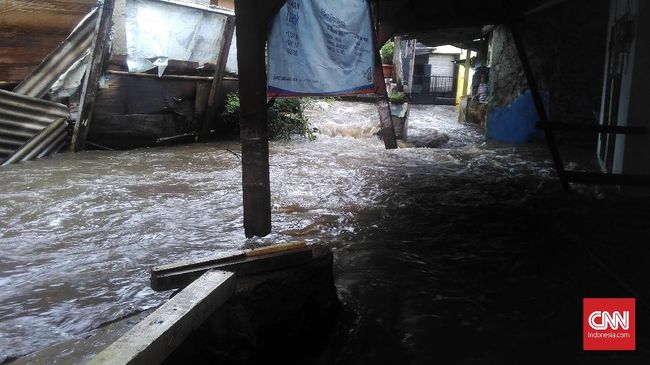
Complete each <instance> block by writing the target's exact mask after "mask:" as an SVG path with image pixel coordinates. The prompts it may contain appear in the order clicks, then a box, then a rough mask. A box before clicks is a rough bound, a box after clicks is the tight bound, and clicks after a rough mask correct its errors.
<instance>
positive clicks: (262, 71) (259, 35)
mask: <svg viewBox="0 0 650 365" xmlns="http://www.w3.org/2000/svg"><path fill="white" fill-rule="evenodd" d="M263 3H264V0H236V1H235V13H236V24H237V59H238V61H239V101H240V105H241V109H240V110H241V116H240V118H241V119H240V130H241V132H240V136H241V144H242V147H241V148H242V185H243V186H242V187H243V198H244V231H245V234H246V237H253V236H258V237H263V236H266V235H267V234H269V233H271V187H270V178H269V140H268V138H269V136H268V123H267V110H266V58H265V46H266V38H267V22H268V18H267V16H266V15H267V14H264V12H263V11H262V9H263V8H265V7H268V5H265V4H263Z"/></svg>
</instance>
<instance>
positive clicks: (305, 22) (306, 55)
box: [268, 0, 374, 96]
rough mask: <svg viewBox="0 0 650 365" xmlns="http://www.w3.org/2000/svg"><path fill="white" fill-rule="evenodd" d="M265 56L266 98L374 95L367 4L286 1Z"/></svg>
mask: <svg viewBox="0 0 650 365" xmlns="http://www.w3.org/2000/svg"><path fill="white" fill-rule="evenodd" d="M268 52H269V57H268V63H269V65H268V66H269V67H268V70H269V73H268V95H269V96H306V95H341V94H355V93H367V92H372V91H373V90H374V83H373V71H374V63H373V59H374V58H373V56H374V55H373V52H374V48H373V38H372V23H371V19H370V7H369V5H368V2H367V0H327V1H322V0H288V1H287V2H286V3H285V5H284V6H283V7H282V9H280V12H279V13H278V15H277V17H276V18H275V21H274V23H273V28H272V30H271V35H270V37H269V43H268Z"/></svg>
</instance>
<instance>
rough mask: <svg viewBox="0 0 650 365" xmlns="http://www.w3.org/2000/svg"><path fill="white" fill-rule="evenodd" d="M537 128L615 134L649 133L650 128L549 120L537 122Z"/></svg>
mask: <svg viewBox="0 0 650 365" xmlns="http://www.w3.org/2000/svg"><path fill="white" fill-rule="evenodd" d="M537 129H550V130H554V131H576V132H592V133H615V134H635V135H647V134H649V133H650V130H649V129H648V128H646V127H621V126H615V125H602V124H595V123H594V124H583V123H566V122H548V123H537Z"/></svg>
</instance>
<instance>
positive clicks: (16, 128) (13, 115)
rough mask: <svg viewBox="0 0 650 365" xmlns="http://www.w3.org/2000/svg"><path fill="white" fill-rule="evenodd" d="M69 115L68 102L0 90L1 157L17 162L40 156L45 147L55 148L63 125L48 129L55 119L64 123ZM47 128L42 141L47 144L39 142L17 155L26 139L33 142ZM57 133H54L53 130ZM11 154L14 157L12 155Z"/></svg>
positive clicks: (1, 158)
mask: <svg viewBox="0 0 650 365" xmlns="http://www.w3.org/2000/svg"><path fill="white" fill-rule="evenodd" d="M69 116H70V111H69V109H68V107H67V106H65V105H63V104H57V103H53V102H50V101H45V100H41V99H37V98H32V97H30V96H25V95H20V94H16V93H13V92H9V91H4V90H0V161H3V160H5V163H3V165H4V164H6V163H7V161H11V162H16V161H23V160H26V159H31V158H35V157H39V156H40V155H41V152H43V151H48V150H49V151H52V150H53V148H52V144H53V143H54V142H57V141H59V140H60V134H61V130H62V129H61V125H58V126H57V127H56V128H50V129H48V128H49V127H50V126H51V125H52V124H53V123H54V122H55V121H58V122H59V124H62V125H63V126H64V128H63V132H65V123H61V120H62V121H63V122H65V121H66V120H67V119H68V117H69ZM44 130H47V133H46V135H43V136H42V137H40V138H41V140H39V141H40V142H47V144H46V145H40V144H39V145H37V146H34V143H32V145H31V146H32V147H34V149H33V150H32V149H28V150H24V151H23V152H22V153H20V154H18V157H17V158H16V157H14V155H16V154H17V153H19V151H20V150H21V149H23V147H25V145H26V143H28V142H31V140H32V139H34V138H36V137H37V136H38V135H39V134H40V133H41V132H43V131H44ZM52 133H55V134H56V136H55V137H52V138H51V137H50V134H52ZM10 156H11V157H10Z"/></svg>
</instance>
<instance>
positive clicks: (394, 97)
mask: <svg viewBox="0 0 650 365" xmlns="http://www.w3.org/2000/svg"><path fill="white" fill-rule="evenodd" d="M388 100H389V101H390V102H391V103H406V102H407V101H409V99H408V97H407V96H406V94H404V93H403V92H401V91H398V92H396V93H391V94H390V95H388Z"/></svg>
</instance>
